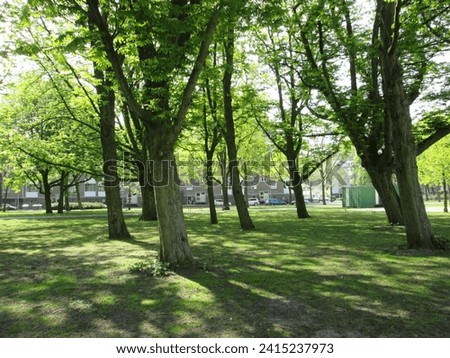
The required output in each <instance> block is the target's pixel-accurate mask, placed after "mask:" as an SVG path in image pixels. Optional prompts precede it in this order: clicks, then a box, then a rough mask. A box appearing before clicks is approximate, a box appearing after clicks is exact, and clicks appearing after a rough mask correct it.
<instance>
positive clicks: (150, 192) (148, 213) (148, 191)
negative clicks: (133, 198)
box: [139, 183, 158, 221]
mask: <svg viewBox="0 0 450 358" xmlns="http://www.w3.org/2000/svg"><path fill="white" fill-rule="evenodd" d="M141 195H142V213H141V217H140V218H139V220H140V221H157V220H158V216H157V213H156V205H155V190H154V188H153V186H152V185H151V184H150V183H146V184H144V185H142V186H141Z"/></svg>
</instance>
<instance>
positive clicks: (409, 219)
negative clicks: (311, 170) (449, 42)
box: [378, 0, 437, 249]
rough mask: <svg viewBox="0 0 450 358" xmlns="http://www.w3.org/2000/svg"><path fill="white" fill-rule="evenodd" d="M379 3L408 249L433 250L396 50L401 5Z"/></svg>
mask: <svg viewBox="0 0 450 358" xmlns="http://www.w3.org/2000/svg"><path fill="white" fill-rule="evenodd" d="M378 1H379V2H381V4H380V6H381V13H380V17H381V18H380V36H381V70H382V78H383V92H384V102H385V111H386V116H385V118H386V120H387V121H389V122H390V124H391V125H392V133H393V138H394V143H393V148H394V158H395V166H396V175H397V180H398V185H399V191H400V202H401V207H402V210H403V218H404V222H405V228H406V236H407V242H408V248H410V249H434V248H436V247H437V242H436V239H435V237H434V234H433V231H432V228H431V224H430V222H429V220H428V217H427V213H426V210H425V204H424V201H423V197H422V193H421V191H420V185H419V179H418V169H417V162H416V152H417V150H416V145H415V142H414V138H413V135H412V124H411V116H410V112H409V102H408V99H407V98H406V93H405V89H404V87H403V75H402V68H401V64H400V60H399V57H398V50H397V44H398V42H397V41H398V39H399V32H400V18H399V17H400V8H401V3H399V2H389V3H387V2H385V1H384V0H378Z"/></svg>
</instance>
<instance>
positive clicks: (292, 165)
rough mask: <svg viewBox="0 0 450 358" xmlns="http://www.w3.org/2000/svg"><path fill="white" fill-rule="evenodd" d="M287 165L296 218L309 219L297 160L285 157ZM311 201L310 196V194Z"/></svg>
mask: <svg viewBox="0 0 450 358" xmlns="http://www.w3.org/2000/svg"><path fill="white" fill-rule="evenodd" d="M286 159H287V160H288V163H289V178H290V180H291V186H292V190H294V196H295V207H296V209H297V218H299V219H307V218H310V216H309V214H308V210H307V209H306V203H305V197H304V195H303V188H302V178H301V176H300V173H299V171H298V164H297V163H298V162H297V158H295V157H294V156H290V155H289V157H288V156H287V158H286ZM311 201H312V194H311Z"/></svg>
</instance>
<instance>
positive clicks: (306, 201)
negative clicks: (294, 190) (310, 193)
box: [291, 198, 310, 205]
mask: <svg viewBox="0 0 450 358" xmlns="http://www.w3.org/2000/svg"><path fill="white" fill-rule="evenodd" d="M304 200H305V204H309V203H310V201H309V199H306V198H305V199H304ZM291 204H292V205H295V200H292V201H291Z"/></svg>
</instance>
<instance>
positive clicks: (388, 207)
mask: <svg viewBox="0 0 450 358" xmlns="http://www.w3.org/2000/svg"><path fill="white" fill-rule="evenodd" d="M365 168H366V170H367V173H368V174H369V176H370V179H371V180H372V184H373V186H374V188H375V190H376V191H377V193H378V195H379V196H380V199H381V202H382V204H383V207H384V210H385V212H386V216H387V218H388V221H389V223H390V224H391V225H403V224H404V222H403V215H402V210H401V205H400V197H399V196H398V194H397V191H396V189H395V186H394V183H393V181H392V172H391V170H390V169H388V168H387V167H386V166H383V165H380V166H376V167H373V166H371V165H370V164H367V165H366V166H365Z"/></svg>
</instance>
